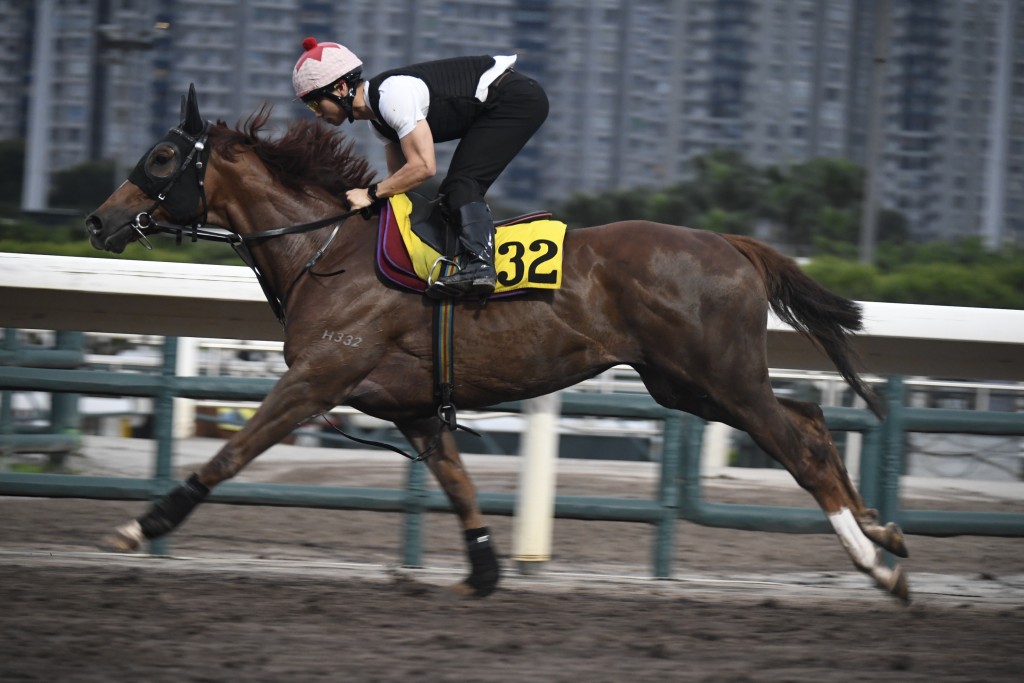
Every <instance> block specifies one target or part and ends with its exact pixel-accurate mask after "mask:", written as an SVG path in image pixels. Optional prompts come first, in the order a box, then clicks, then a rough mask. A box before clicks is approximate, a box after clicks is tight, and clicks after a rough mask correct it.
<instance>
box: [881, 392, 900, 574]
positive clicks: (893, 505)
mask: <svg viewBox="0 0 1024 683" xmlns="http://www.w3.org/2000/svg"><path fill="white" fill-rule="evenodd" d="M906 393H907V392H906V387H905V386H904V384H903V378H902V377H900V376H898V375H893V376H892V377H890V378H889V381H888V383H887V384H886V388H885V396H886V400H887V402H888V408H889V414H888V415H887V416H886V418H885V422H883V423H882V426H881V449H880V451H881V463H880V465H881V467H880V468H879V481H878V513H879V519H881V520H882V521H885V522H889V521H893V522H896V523H897V524H901V523H902V522H901V520H900V516H901V515H900V476H901V475H902V474H903V459H904V455H903V449H904V439H905V437H906V433H905V431H904V430H905V429H906V425H905V414H906V407H905V404H906ZM883 552H884V556H885V561H886V563H887V564H888V565H889V566H893V565H894V564H895V562H896V558H895V557H893V555H892V554H891V553H889V552H888V551H883Z"/></svg>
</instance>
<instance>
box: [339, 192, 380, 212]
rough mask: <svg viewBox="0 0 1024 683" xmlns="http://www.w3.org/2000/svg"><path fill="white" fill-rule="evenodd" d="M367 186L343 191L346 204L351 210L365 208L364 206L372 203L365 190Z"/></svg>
mask: <svg viewBox="0 0 1024 683" xmlns="http://www.w3.org/2000/svg"><path fill="white" fill-rule="evenodd" d="M368 189H369V188H365V187H356V188H353V189H351V190H349V191H348V192H346V193H345V199H347V200H348V205H349V206H350V207H351V208H352V210H353V211H358V210H359V209H365V208H366V207H368V206H370V205H371V204H373V202H371V201H370V193H369V192H368V191H367V190H368Z"/></svg>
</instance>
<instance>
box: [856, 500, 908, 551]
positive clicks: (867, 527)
mask: <svg viewBox="0 0 1024 683" xmlns="http://www.w3.org/2000/svg"><path fill="white" fill-rule="evenodd" d="M869 512H872V511H869ZM870 519H871V518H870V516H868V517H866V518H861V520H860V528H861V531H863V532H864V534H865V535H866V536H867V537H868V538H870V539H871V540H872V541H873V542H875V543H877V544H878V545H880V546H882V547H883V548H885V549H886V550H888V551H889V552H890V553H892V554H893V555H896V556H897V557H908V556H909V554H910V553H909V552H908V551H907V543H906V539H905V538H904V536H903V529H901V528H900V525H899V524H896V523H895V522H889V523H888V524H886V525H885V526H884V527H881V526H878V524H877V523H873V522H872V521H870Z"/></svg>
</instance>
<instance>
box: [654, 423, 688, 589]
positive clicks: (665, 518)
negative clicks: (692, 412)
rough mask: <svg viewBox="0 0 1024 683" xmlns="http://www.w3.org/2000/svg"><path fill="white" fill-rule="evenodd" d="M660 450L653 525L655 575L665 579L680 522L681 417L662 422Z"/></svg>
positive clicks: (682, 446) (683, 445)
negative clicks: (657, 514) (658, 516)
mask: <svg viewBox="0 0 1024 683" xmlns="http://www.w3.org/2000/svg"><path fill="white" fill-rule="evenodd" d="M662 429H663V436H662V448H661V476H660V478H659V480H658V503H659V504H660V505H661V519H659V520H658V521H657V522H656V523H655V535H654V576H655V577H656V578H659V579H668V578H671V576H672V552H673V549H674V545H675V544H674V542H673V541H674V539H675V530H676V520H678V519H679V493H678V486H679V470H680V467H681V464H682V460H683V449H684V448H685V444H684V441H683V417H682V415H672V416H670V417H667V418H665V420H664V422H663V427H662Z"/></svg>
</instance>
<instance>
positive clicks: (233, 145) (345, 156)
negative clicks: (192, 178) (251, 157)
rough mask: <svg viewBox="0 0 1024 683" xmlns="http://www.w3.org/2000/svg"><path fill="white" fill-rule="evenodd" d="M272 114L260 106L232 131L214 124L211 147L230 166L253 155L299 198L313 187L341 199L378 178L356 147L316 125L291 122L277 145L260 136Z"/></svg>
mask: <svg viewBox="0 0 1024 683" xmlns="http://www.w3.org/2000/svg"><path fill="white" fill-rule="evenodd" d="M272 109H273V107H272V106H271V105H269V104H264V105H263V106H261V107H260V108H259V109H258V110H256V111H255V112H253V113H252V114H250V115H249V116H248V118H246V119H245V121H244V122H242V123H240V124H239V125H238V126H237V127H236V128H234V129H232V128H230V127H229V126H228V125H227V124H225V123H224V122H223V121H217V125H216V126H214V127H213V128H212V129H211V130H210V138H209V143H210V144H211V145H212V146H213V149H214V150H215V151H216V152H217V153H218V154H219V155H221V156H223V157H224V158H225V159H226V160H228V161H235V160H236V159H237V158H238V155H239V154H241V153H242V152H244V151H246V150H251V151H252V152H253V153H254V154H255V155H256V156H257V157H258V158H259V160H260V161H262V162H263V165H264V166H266V168H267V170H268V171H269V172H270V174H271V176H272V177H273V178H274V180H275V181H277V182H278V183H280V184H281V185H283V186H285V187H286V188H288V189H290V190H294V191H297V192H302V191H306V190H308V188H309V187H310V186H311V185H312V186H317V187H322V188H323V189H325V190H327V191H328V192H329V193H330V194H332V195H334V196H336V197H339V198H342V199H343V198H344V193H345V191H346V190H349V189H351V188H353V187H368V186H369V185H370V184H371V183H373V181H374V178H375V176H376V173H375V172H374V170H373V169H372V168H371V167H370V164H369V162H368V161H367V160H366V159H364V158H363V157H361V156H359V155H357V154H355V153H353V146H354V144H353V143H352V142H350V141H349V140H347V139H346V138H345V135H344V134H343V133H342V132H341V131H340V130H337V129H334V128H328V127H327V126H325V125H323V124H321V123H320V122H318V121H317V120H316V119H309V118H301V119H296V120H293V121H291V122H289V124H288V130H287V131H286V132H285V133H284V135H282V136H281V137H279V138H276V139H269V138H267V137H264V136H262V135H261V132H262V131H263V128H264V127H265V126H266V125H267V121H268V120H269V119H270V113H271V110H272Z"/></svg>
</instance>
